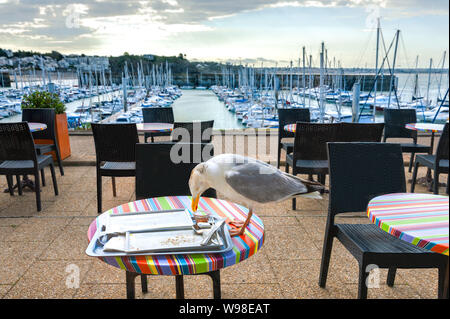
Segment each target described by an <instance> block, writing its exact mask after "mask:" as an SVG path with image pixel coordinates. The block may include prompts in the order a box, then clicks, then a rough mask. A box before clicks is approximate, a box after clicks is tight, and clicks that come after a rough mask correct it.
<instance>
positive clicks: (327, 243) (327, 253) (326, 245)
mask: <svg viewBox="0 0 450 319" xmlns="http://www.w3.org/2000/svg"><path fill="white" fill-rule="evenodd" d="M327 228H328V227H327ZM333 239H334V238H333V236H332V235H331V234H330V233H329V231H328V229H327V230H326V233H325V239H324V241H323V248H322V261H321V263H320V275H319V286H320V287H321V288H325V286H326V284H327V277H328V268H329V266H330V258H331V250H332V248H333Z"/></svg>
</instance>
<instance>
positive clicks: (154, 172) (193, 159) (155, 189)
mask: <svg viewBox="0 0 450 319" xmlns="http://www.w3.org/2000/svg"><path fill="white" fill-rule="evenodd" d="M174 147H176V151H173V148H174ZM184 150H187V151H188V154H187V158H183V161H181V162H179V163H175V162H178V159H177V160H175V162H174V160H173V156H178V155H181V156H183V154H181V152H182V151H184ZM195 152H199V154H195ZM201 154H203V155H201ZM202 156H206V158H205V157H203V158H202ZM213 156H214V147H213V145H212V144H190V143H186V144H185V143H152V144H137V145H136V199H145V198H152V197H159V196H168V195H170V196H182V195H190V190H189V185H188V182H189V178H190V174H191V171H192V169H193V168H194V167H195V166H196V165H197V164H198V163H200V162H202V161H207V160H208V159H210V158H211V157H213ZM203 196H206V197H214V198H215V197H216V191H215V190H213V189H209V190H207V191H206V192H205V193H204V194H203ZM204 275H209V276H210V277H211V278H212V280H213V291H214V298H215V299H220V272H219V271H218V270H217V271H213V272H209V273H205V274H204ZM136 276H138V274H136V273H130V272H127V295H128V297H129V298H132V297H133V296H134V278H136ZM141 284H142V291H143V292H147V275H141ZM176 292H177V298H184V285H183V275H177V276H176Z"/></svg>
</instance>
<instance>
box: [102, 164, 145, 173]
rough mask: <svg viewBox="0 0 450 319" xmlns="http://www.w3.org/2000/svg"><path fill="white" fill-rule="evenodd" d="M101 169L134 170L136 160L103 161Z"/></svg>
mask: <svg viewBox="0 0 450 319" xmlns="http://www.w3.org/2000/svg"><path fill="white" fill-rule="evenodd" d="M100 169H102V170H120V171H121V170H135V169H136V162H105V163H104V164H103V166H101V167H100Z"/></svg>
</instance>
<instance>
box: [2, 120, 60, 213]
mask: <svg viewBox="0 0 450 319" xmlns="http://www.w3.org/2000/svg"><path fill="white" fill-rule="evenodd" d="M0 163H1V164H0V175H6V179H7V182H8V188H9V193H10V195H11V196H13V195H14V191H13V185H12V176H14V175H16V177H17V185H18V190H19V195H22V188H21V181H20V175H34V183H35V184H34V188H35V192H36V206H37V211H38V212H40V211H41V188H40V183H39V171H42V170H43V169H44V168H45V167H47V166H49V167H50V171H51V174H52V180H53V188H54V191H55V195H58V185H57V183H56V175H55V169H54V164H53V158H52V156H50V155H37V154H36V149H35V148H34V140H33V136H32V135H31V132H30V128H29V126H28V124H27V122H19V123H0Z"/></svg>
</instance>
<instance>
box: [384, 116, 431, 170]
mask: <svg viewBox="0 0 450 319" xmlns="http://www.w3.org/2000/svg"><path fill="white" fill-rule="evenodd" d="M416 122H417V114H416V110H414V109H385V110H384V124H385V128H384V138H383V142H386V140H387V139H388V138H407V139H412V140H413V143H401V146H402V152H403V153H411V159H410V161H409V172H411V171H412V167H413V163H414V156H415V154H416V153H427V154H430V153H431V152H432V150H431V148H430V146H429V145H422V144H417V131H413V130H409V129H407V128H406V127H405V125H406V124H409V123H416Z"/></svg>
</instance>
